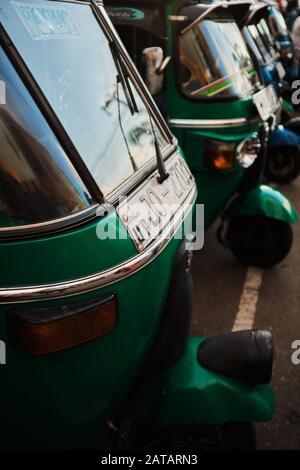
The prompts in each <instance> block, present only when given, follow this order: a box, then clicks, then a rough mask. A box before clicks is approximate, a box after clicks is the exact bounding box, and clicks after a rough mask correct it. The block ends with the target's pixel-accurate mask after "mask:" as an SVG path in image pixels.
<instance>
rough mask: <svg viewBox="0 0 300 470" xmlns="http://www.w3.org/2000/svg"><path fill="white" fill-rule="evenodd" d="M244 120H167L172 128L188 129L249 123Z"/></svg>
mask: <svg viewBox="0 0 300 470" xmlns="http://www.w3.org/2000/svg"><path fill="white" fill-rule="evenodd" d="M250 122H251V121H250V120H247V119H245V118H238V119H169V121H168V123H169V125H170V126H172V127H184V128H186V127H190V128H201V127H206V128H217V127H237V126H242V125H244V124H247V123H250Z"/></svg>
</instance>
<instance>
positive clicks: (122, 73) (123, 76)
mask: <svg viewBox="0 0 300 470" xmlns="http://www.w3.org/2000/svg"><path fill="white" fill-rule="evenodd" d="M109 47H110V50H111V54H112V56H113V58H114V61H115V65H116V69H117V72H118V78H119V81H120V83H121V84H122V87H123V91H124V94H125V97H126V101H127V104H128V107H129V109H130V112H131V114H134V113H138V112H139V109H138V107H137V104H136V101H135V98H134V94H133V92H132V89H131V86H130V83H129V80H128V73H127V70H126V67H125V65H124V62H123V59H122V57H121V55H120V53H119V51H118V47H117V45H116V43H115V42H114V41H110V42H109Z"/></svg>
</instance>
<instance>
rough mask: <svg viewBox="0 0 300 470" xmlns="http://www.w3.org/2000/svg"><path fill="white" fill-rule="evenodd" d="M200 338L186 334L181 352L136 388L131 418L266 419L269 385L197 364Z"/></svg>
mask: <svg viewBox="0 0 300 470" xmlns="http://www.w3.org/2000/svg"><path fill="white" fill-rule="evenodd" d="M201 341H203V339H201V338H190V340H189V343H188V347H187V351H186V353H185V355H184V356H183V357H182V358H181V359H180V360H179V361H177V362H176V363H174V364H172V365H171V366H169V367H166V368H164V369H162V370H161V372H160V373H158V374H156V375H155V377H153V378H152V379H150V380H149V381H148V382H147V383H145V384H144V385H143V387H142V388H141V389H140V390H139V391H138V397H139V400H138V402H137V406H136V407H135V409H134V410H133V412H132V414H133V419H134V420H135V421H137V422H143V423H145V422H146V423H148V422H150V423H151V424H154V425H158V426H168V425H174V426H177V425H191V424H200V423H201V424H212V425H216V424H222V423H225V422H228V421H237V422H246V421H255V422H260V421H269V420H270V419H272V417H273V415H274V412H275V397H274V393H273V391H272V388H271V386H269V385H257V386H250V385H247V384H244V383H241V382H237V381H234V380H232V379H228V378H226V377H225V376H222V375H220V374H216V373H215V372H212V371H209V370H207V369H204V368H203V367H201V365H200V364H199V363H198V361H197V350H198V346H199V344H200V342H201Z"/></svg>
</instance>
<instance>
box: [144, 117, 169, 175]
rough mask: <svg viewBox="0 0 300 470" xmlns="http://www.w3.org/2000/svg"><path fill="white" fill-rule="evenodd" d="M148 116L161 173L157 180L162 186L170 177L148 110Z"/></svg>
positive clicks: (158, 167)
mask: <svg viewBox="0 0 300 470" xmlns="http://www.w3.org/2000/svg"><path fill="white" fill-rule="evenodd" d="M148 114H149V120H150V124H151V129H152V133H153V137H154V147H155V153H156V161H157V169H158V173H159V177H158V178H157V180H158V182H159V183H160V184H161V183H163V182H164V181H165V180H166V179H168V178H169V176H170V175H169V173H168V172H167V170H166V166H165V162H164V159H163V156H162V153H161V150H160V146H159V142H158V139H157V135H156V133H155V129H154V125H153V121H152V117H151V114H150V112H149V110H148Z"/></svg>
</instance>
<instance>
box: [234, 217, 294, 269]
mask: <svg viewBox="0 0 300 470" xmlns="http://www.w3.org/2000/svg"><path fill="white" fill-rule="evenodd" d="M226 241H227V245H228V247H229V248H230V249H231V251H232V252H233V254H234V255H235V256H236V257H237V259H238V260H239V261H240V263H242V264H247V265H252V266H257V267H259V268H269V267H271V266H274V265H275V264H278V263H280V262H281V261H282V260H283V259H284V258H285V257H286V256H287V254H288V253H289V251H290V249H291V247H292V244H293V230H292V227H291V224H289V223H288V222H283V221H281V220H276V219H271V218H269V217H266V216H262V215H253V216H252V215H251V216H240V217H235V218H233V219H231V220H230V221H229V225H228V230H227V234H226Z"/></svg>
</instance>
